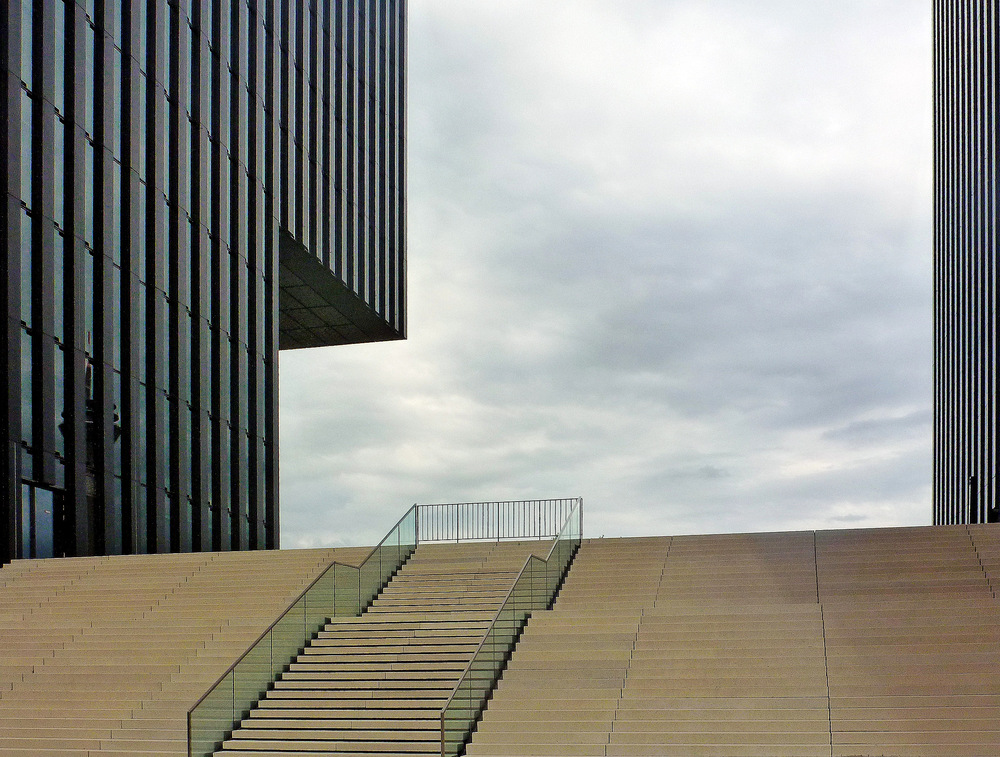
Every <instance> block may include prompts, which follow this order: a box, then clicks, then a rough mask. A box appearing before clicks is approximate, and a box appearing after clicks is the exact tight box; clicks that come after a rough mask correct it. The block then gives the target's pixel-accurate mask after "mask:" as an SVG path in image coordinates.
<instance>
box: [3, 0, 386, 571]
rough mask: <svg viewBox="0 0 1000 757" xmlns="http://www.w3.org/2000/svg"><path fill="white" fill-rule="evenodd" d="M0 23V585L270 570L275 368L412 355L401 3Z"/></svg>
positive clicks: (192, 8)
mask: <svg viewBox="0 0 1000 757" xmlns="http://www.w3.org/2000/svg"><path fill="white" fill-rule="evenodd" d="M3 13H4V16H3V23H2V26H0V50H3V51H4V52H5V54H6V58H5V60H4V61H3V70H4V80H5V83H6V89H5V92H4V95H3V97H2V98H0V108H2V109H3V113H0V116H2V118H0V124H2V125H3V126H2V127H0V129H2V139H3V143H4V147H6V148H7V149H5V150H4V151H3V153H2V154H3V155H4V156H5V159H6V160H7V167H6V168H7V170H6V171H5V172H4V174H3V175H0V182H2V183H3V184H4V188H5V189H6V192H4V193H3V196H4V198H5V204H4V206H3V209H2V211H0V213H2V215H3V218H2V224H0V228H3V229H4V231H5V242H6V246H7V254H6V256H5V258H6V269H5V272H4V273H5V275H4V276H3V281H4V287H3V289H2V297H3V300H4V303H5V305H6V314H7V319H6V322H5V323H6V326H7V345H8V348H7V350H6V352H5V353H4V360H5V361H6V365H5V366H4V367H5V368H6V371H5V372H4V374H3V375H5V376H6V377H7V398H8V411H7V413H6V421H5V423H6V426H5V431H6V438H7V439H8V454H7V470H8V475H7V477H6V481H7V482H8V483H7V486H6V487H5V489H4V491H3V496H2V497H0V520H2V523H3V524H4V529H5V531H4V538H3V541H2V544H0V561H3V560H6V559H9V558H11V557H28V556H49V555H57V556H58V555H90V554H117V553H142V552H165V551H198V550H225V549H255V548H268V547H275V546H277V543H278V525H279V524H278V512H277V434H276V431H277V422H276V412H277V407H276V403H277V352H278V349H279V347H281V348H289V347H299V346H317V345H321V344H341V343H345V342H357V341H371V340H376V339H397V338H403V337H404V336H405V224H404V217H405V201H404V195H403V190H404V186H405V180H404V144H403V134H404V120H403V119H404V102H405V90H404V74H405V69H404V61H405V26H406V21H405V3H404V0H344V1H343V2H335V1H334V0H326V1H325V2H321V3H308V2H305V1H304V0H268V1H267V2H257V0H107V1H104V0H83V1H82V2H67V0H34V1H33V2H26V1H25V0H7V2H6V3H5V6H4V11H3ZM0 422H3V421H2V420H0Z"/></svg>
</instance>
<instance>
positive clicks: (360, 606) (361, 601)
mask: <svg viewBox="0 0 1000 757" xmlns="http://www.w3.org/2000/svg"><path fill="white" fill-rule="evenodd" d="M411 513H413V518H414V529H413V546H414V548H416V544H417V525H416V523H417V514H416V512H415V506H414V507H411V508H410V509H409V510H407V511H406V513H404V514H403V516H402V517H401V518H400V519H399V520H398V521H396V525H394V526H393V527H392V528H391V529H390V530H389V532H388V533H387V534H386V535H385V536H384V537H383V538H382V541H380V542H379V543H378V544H377V545H376V546H375V547H373V548H372V549H371V551H370V552H369V553H368V554H367V555H366V556H365V559H364V560H362V561H361V563H359V564H358V565H347V564H346V563H342V562H338V561H337V560H333V561H331V562H330V564H329V565H328V566H327V567H326V568H325V569H324V570H323V572H322V573H320V574H319V575H318V576H317V577H316V578H315V579H313V580H312V581H311V582H310V583H309V585H308V586H307V587H306V588H304V589H303V590H302V591H301V592H299V594H298V596H296V597H295V599H294V600H292V602H291V603H289V605H288V606H287V607H286V608H285V610H284V611H283V612H282V613H281V614H280V615H279V616H278V617H277V618H276V619H275V620H274V621H273V622H272V623H271V624H270V625H269V626H268V627H267V628H266V629H265V630H264V631H263V632H261V634H260V635H259V636H258V637H257V638H256V639H255V640H254V641H253V643H252V644H250V645H249V646H248V647H247V649H246V650H245V651H244V652H243V654H241V655H240V656H239V657H238V658H237V659H236V661H235V662H233V664H232V665H230V666H229V667H228V668H227V669H226V671H225V672H224V673H223V674H222V675H220V676H219V677H218V678H217V679H216V680H215V682H214V683H213V684H212V685H211V686H210V687H209V688H208V690H207V691H206V692H205V693H204V694H202V695H201V697H199V698H198V701H197V702H195V703H194V704H193V705H192V706H191V707H190V708H189V709H188V711H187V751H188V757H194V751H193V743H192V740H193V736H192V715H193V713H194V711H195V710H197V709H198V707H199V706H200V705H202V704H203V703H204V702H205V700H207V699H208V698H209V697H210V696H211V695H212V694H213V693H214V692H215V690H216V689H217V688H218V687H219V686H220V685H221V684H222V683H223V682H224V681H225V680H226V679H227V678H228V677H229V676H230V675H233V673H234V671H235V670H236V669H237V668H238V667H239V665H240V663H242V662H243V661H244V660H246V659H247V657H248V656H249V655H250V654H251V653H252V652H254V651H255V650H256V649H257V647H258V646H259V645H260V644H261V643H262V642H263V641H264V640H265V639H266V638H267V637H268V635H269V634H273V633H274V631H275V629H276V628H277V627H278V625H279V624H281V622H282V621H284V620H285V619H286V618H287V617H289V616H290V615H291V613H292V611H293V610H295V608H296V607H297V606H298V605H299V603H300V602H302V601H303V599H305V598H306V597H307V595H308V594H309V593H310V592H311V591H312V590H313V589H315V588H316V586H317V585H318V584H319V583H320V582H321V581H323V579H325V578H326V577H327V575H328V574H329V573H330V571H331V570H336V568H337V566H340V567H341V568H345V569H353V570H356V571H357V574H358V576H357V581H358V584H357V602H356V603H354V606H356V607H357V611H356V613H355V614H360V613H361V612H362V611H363V610H364V609H365V607H366V606H367V604H368V603H370V602H371V600H372V599H373V597H368V598H363V597H362V596H361V576H362V572H363V570H364V568H365V566H366V565H367V564H368V563H369V561H371V560H372V559H373V558H374V557H375V556H376V555H379V558H380V559H381V553H380V550H381V549H383V548H384V547H385V546H386V543H387V542H388V540H389V538H390V537H391V536H392V535H393V534H394V533H395V534H396V535H397V539H398V538H399V531H400V526H401V525H402V524H403V522H404V521H405V520H406V519H407V518H408V517H409V516H410V514H411ZM397 546H398V547H399V548H400V549H401V548H402V546H403V545H402V544H401V543H399V542H398V541H397ZM398 557H399V553H398V552H397V558H398ZM407 557H409V555H407ZM405 559H406V558H403V561H405ZM397 563H398V564H397V565H396V567H395V569H394V570H393V571H390V576H391V573H394V572H395V570H398V567H399V565H400V564H402V562H401V561H399V560H398V559H397ZM379 567H380V568H381V564H380V566H379ZM380 572H383V573H384V571H380ZM334 578H336V576H334ZM385 578H386V577H385V576H384V575H383V576H382V585H383V586H384V580H385ZM379 590H381V586H380V587H379V589H378V590H376V592H375V594H376V595H377V594H378V591H379ZM334 592H335V594H334V596H335V597H336V584H334ZM307 638H308V636H307V635H304V636H303V638H302V642H303V643H304V642H305V641H306V640H307ZM300 647H301V645H300ZM294 657H295V656H294V655H292V657H290V658H289V662H290V661H291V660H293V659H294ZM234 709H235V704H234ZM237 722H238V721H237V720H233V721H232V724H233V725H235V724H236V723H237Z"/></svg>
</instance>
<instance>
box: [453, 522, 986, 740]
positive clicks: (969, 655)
mask: <svg viewBox="0 0 1000 757" xmlns="http://www.w3.org/2000/svg"><path fill="white" fill-rule="evenodd" d="M998 578H1000V528H998V527H997V526H969V527H965V526H955V527H933V528H911V529H879V530H856V531H828V532H816V533H811V532H800V533H784V534H743V535H726V536H685V537H673V538H651V539H600V540H587V541H584V543H583V546H582V547H581V549H580V552H579V553H578V555H577V557H576V560H575V561H574V564H573V567H572V569H571V570H570V573H569V575H568V576H567V579H566V583H565V585H564V586H563V589H562V592H561V593H560V595H559V598H558V600H557V602H556V604H555V606H554V608H553V609H552V610H551V611H542V612H536V613H535V614H534V616H533V617H532V619H531V620H530V621H529V622H528V625H527V627H526V629H525V632H524V634H523V636H522V638H521V642H520V644H519V645H518V647H517V649H516V651H515V652H514V655H513V657H512V659H511V661H510V664H509V665H508V668H507V670H506V672H505V673H504V675H503V678H502V679H501V681H500V683H499V685H498V687H497V690H496V692H495V694H494V696H493V698H492V701H491V702H490V703H489V706H488V709H487V710H486V712H485V714H484V716H483V718H482V721H481V722H480V724H479V726H478V728H477V730H476V732H475V733H474V734H473V737H472V740H471V742H470V744H469V746H468V751H467V754H469V755H470V757H512V756H513V755H623V756H624V755H664V756H675V757H680V756H682V755H683V756H684V757H698V756H702V755H704V756H706V757H708V756H711V757H810V756H813V755H815V756H817V757H818V756H820V755H822V756H824V757H854V756H862V757H874V756H876V755H880V756H885V757H893V756H895V757H985V755H993V754H1000V746H998V745H1000V676H998V675H997V674H998V672H1000V604H998V602H997V599H996V597H995V593H994V588H993V587H994V586H995V585H996V580H997V579H998Z"/></svg>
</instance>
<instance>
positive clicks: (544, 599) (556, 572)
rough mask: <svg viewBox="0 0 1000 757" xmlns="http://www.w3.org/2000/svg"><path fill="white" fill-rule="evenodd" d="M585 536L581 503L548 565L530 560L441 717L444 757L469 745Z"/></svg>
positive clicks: (580, 501) (555, 543)
mask: <svg viewBox="0 0 1000 757" xmlns="http://www.w3.org/2000/svg"><path fill="white" fill-rule="evenodd" d="M582 534H583V499H582V498H580V499H578V500H577V503H576V505H575V506H574V507H573V509H572V510H571V511H570V513H569V515H568V517H567V518H566V522H565V523H564V524H563V527H562V529H560V531H559V533H558V534H557V535H556V537H555V539H554V541H553V543H552V546H551V547H550V548H549V553H548V555H547V556H546V558H545V559H544V560H543V559H541V558H539V557H536V556H535V555H529V556H528V558H527V559H526V560H525V561H524V566H523V567H522V568H521V571H520V572H519V573H518V575H517V578H516V579H515V580H514V584H513V585H512V586H511V587H510V589H509V590H508V592H507V595H506V597H505V598H504V601H503V603H502V604H501V605H500V609H499V610H497V612H496V615H494V617H493V620H492V622H491V623H490V625H489V626H488V627H487V629H486V632H485V633H484V635H483V638H482V640H481V641H480V642H479V646H477V647H476V651H475V652H474V653H473V655H472V659H471V660H469V664H468V665H466V667H465V670H464V671H463V672H462V677H461V678H460V679H459V681H458V683H457V684H455V687H454V688H453V689H452V691H451V695H450V696H449V697H448V699H447V700H446V701H445V704H444V706H443V707H442V708H441V713H440V715H439V719H440V727H441V757H455V755H457V754H459V752H461V750H462V748H463V747H464V746H465V743H466V742H467V741H468V740H469V737H470V735H471V731H472V725H473V724H474V723H475V722H476V721H477V720H478V719H479V716H480V715H481V714H482V711H483V709H484V707H485V705H486V700H487V699H488V697H489V695H490V694H491V693H492V691H493V688H494V687H495V686H496V682H497V680H498V679H499V677H500V674H501V673H502V672H503V669H504V667H505V666H506V664H507V660H508V659H509V658H510V655H511V652H512V651H513V647H514V644H515V643H516V641H517V639H518V637H519V636H520V634H521V630H522V629H523V628H524V624H525V623H527V621H528V618H529V617H530V616H531V613H532V611H533V610H538V609H541V608H548V607H550V606H551V604H552V601H553V599H554V598H555V595H556V593H557V592H558V590H559V587H560V585H561V584H562V581H563V579H564V578H565V575H566V572H567V571H568V569H569V565H570V562H571V561H572V559H573V556H574V555H575V554H576V551H577V549H579V546H580V541H581V538H582Z"/></svg>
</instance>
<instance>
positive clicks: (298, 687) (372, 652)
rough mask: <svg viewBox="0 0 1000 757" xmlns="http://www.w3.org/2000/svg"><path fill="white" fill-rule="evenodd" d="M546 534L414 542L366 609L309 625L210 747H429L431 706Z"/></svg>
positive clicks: (436, 741)
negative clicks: (283, 665)
mask: <svg viewBox="0 0 1000 757" xmlns="http://www.w3.org/2000/svg"><path fill="white" fill-rule="evenodd" d="M549 546H550V543H549V542H537V541H535V542H506V543H505V542H501V543H467V544H421V545H420V546H419V547H418V548H417V550H416V551H415V552H414V553H413V555H412V556H411V557H410V559H409V561H408V562H407V563H406V564H405V565H404V566H403V568H402V569H401V570H400V571H399V572H398V573H397V574H396V576H395V577H394V578H393V579H392V581H390V583H389V584H388V586H387V587H386V588H385V589H384V590H383V592H382V594H381V595H380V596H379V597H378V599H376V600H375V602H374V603H373V604H372V606H371V607H370V608H369V609H368V610H367V611H366V612H364V613H363V614H362V615H361V616H360V617H357V618H335V619H333V620H332V621H331V622H330V623H329V624H328V625H327V626H326V627H325V629H324V630H323V631H321V632H320V633H319V635H318V637H317V638H316V639H315V640H313V641H312V643H311V644H309V646H308V647H306V649H305V651H304V652H303V653H302V654H301V655H299V657H298V658H297V659H296V660H295V662H293V663H292V664H291V666H290V668H289V670H288V672H286V673H284V674H283V675H282V676H281V677H280V679H279V680H278V681H277V682H276V683H275V684H274V688H273V689H272V690H270V691H269V692H267V695H266V696H265V697H264V698H263V699H262V700H261V701H260V702H259V703H258V706H257V707H256V708H255V709H253V710H252V711H251V712H250V715H249V717H247V718H246V719H244V720H243V722H242V724H241V725H240V727H239V728H238V729H237V730H236V731H235V732H234V733H233V734H232V737H231V738H230V739H228V740H227V741H226V742H225V743H224V744H223V749H222V750H220V751H219V752H217V754H218V755H223V756H224V755H242V756H243V757H251V756H255V757H257V756H259V757H264V756H265V755H269V756H270V757H275V756H284V755H293V754H298V755H301V754H314V755H315V754H350V755H354V757H364V756H366V755H379V756H380V757H384V756H385V755H390V754H392V755H400V754H406V755H420V754H423V755H430V754H440V725H439V717H438V716H439V713H440V710H441V707H442V706H443V705H444V704H445V701H446V700H447V698H448V696H449V694H450V693H451V691H452V689H453V688H454V686H455V684H456V683H457V682H458V680H459V678H460V677H461V675H462V672H463V671H464V670H465V668H466V665H467V664H468V662H469V660H470V659H471V658H472V655H473V653H474V652H475V650H476V648H477V646H478V644H479V642H480V640H481V638H482V636H483V634H484V632H485V630H486V628H487V627H488V626H489V624H490V622H491V621H492V620H493V618H494V616H495V615H496V612H497V610H498V609H499V608H500V605H501V604H502V602H503V600H504V598H505V597H506V595H507V593H508V591H509V590H510V588H511V586H512V585H513V582H514V579H515V578H516V577H517V574H518V572H519V570H520V569H521V567H522V566H523V565H524V562H525V560H526V559H527V557H528V555H529V554H531V553H532V552H534V553H535V554H538V555H540V556H544V552H545V551H547V550H548V548H549Z"/></svg>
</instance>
